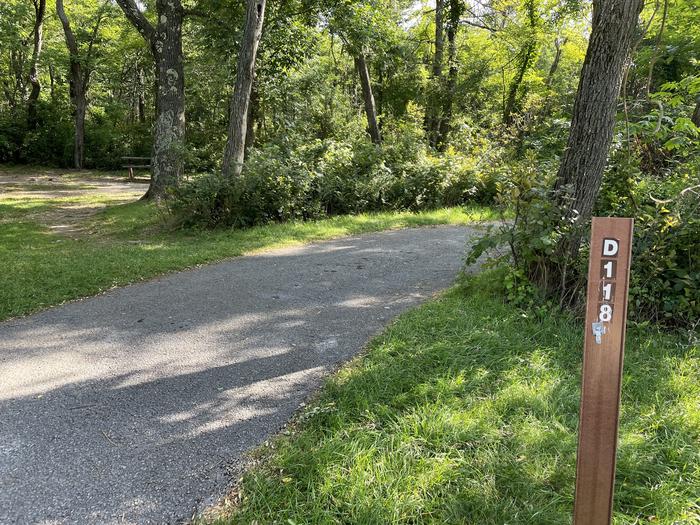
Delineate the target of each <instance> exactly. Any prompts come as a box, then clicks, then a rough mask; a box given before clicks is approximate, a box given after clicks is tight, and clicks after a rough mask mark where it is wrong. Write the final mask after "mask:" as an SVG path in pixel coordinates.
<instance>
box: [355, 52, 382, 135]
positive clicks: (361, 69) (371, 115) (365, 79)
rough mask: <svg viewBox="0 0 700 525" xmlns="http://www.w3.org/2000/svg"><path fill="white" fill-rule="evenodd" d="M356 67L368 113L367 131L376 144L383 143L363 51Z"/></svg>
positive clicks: (357, 57) (356, 61) (358, 55)
mask: <svg viewBox="0 0 700 525" xmlns="http://www.w3.org/2000/svg"><path fill="white" fill-rule="evenodd" d="M355 67H356V68H357V74H358V75H359V76H360V87H361V88H362V99H363V100H364V105H365V114H366V115H367V131H368V132H369V136H370V138H371V139H372V142H373V143H374V144H381V143H382V135H381V133H380V131H379V124H378V123H377V106H376V105H375V103H374V95H373V94H372V82H371V80H370V77H369V69H368V68H367V59H366V58H365V55H364V54H363V53H358V54H357V55H356V56H355Z"/></svg>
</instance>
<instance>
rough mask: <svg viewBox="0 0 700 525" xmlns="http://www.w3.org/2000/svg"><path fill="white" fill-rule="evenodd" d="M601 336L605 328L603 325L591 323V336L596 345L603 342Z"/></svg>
mask: <svg viewBox="0 0 700 525" xmlns="http://www.w3.org/2000/svg"><path fill="white" fill-rule="evenodd" d="M603 334H605V326H603V323H593V335H594V336H595V342H596V344H597V345H599V344H601V343H602V342H603Z"/></svg>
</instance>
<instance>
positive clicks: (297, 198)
mask: <svg viewBox="0 0 700 525" xmlns="http://www.w3.org/2000/svg"><path fill="white" fill-rule="evenodd" d="M475 164H476V162H475V161H474V160H473V159H471V158H470V157H468V156H466V155H464V154H461V153H457V152H455V151H454V150H450V151H448V152H447V153H445V154H444V155H441V156H435V155H433V154H432V153H431V152H430V151H429V150H428V148H427V147H426V146H425V145H424V144H423V139H422V130H420V129H415V126H412V125H405V124H402V125H397V127H396V129H395V130H393V131H391V130H389V131H388V132H387V133H386V135H385V141H384V143H383V144H382V145H381V146H377V145H375V144H372V143H371V142H370V141H369V140H367V138H366V137H365V136H364V133H363V134H362V135H360V136H350V137H348V139H347V140H344V141H338V140H333V139H326V140H321V139H316V140H313V141H310V142H307V143H305V144H298V143H295V142H285V141H278V142H271V143H269V144H267V145H265V146H263V147H261V148H258V149H253V150H251V151H250V154H249V157H248V158H247V159H246V163H245V166H244V169H243V173H242V175H241V177H240V178H239V179H238V180H236V181H226V180H224V179H222V178H221V177H219V176H216V175H206V176H198V177H194V178H193V179H192V180H190V181H188V182H186V183H185V184H183V185H182V186H181V187H180V188H179V189H177V190H176V191H175V193H174V195H173V197H174V198H173V199H172V201H171V202H170V203H169V206H170V209H171V211H172V212H173V214H174V215H175V216H176V218H177V219H178V220H179V221H180V222H181V223H183V224H188V225H193V224H196V225H200V226H205V227H211V226H250V225H253V224H260V223H265V222H271V221H285V220H296V219H298V220H306V219H314V218H318V217H322V216H327V215H336V214H343V213H360V212H367V211H381V210H416V211H417V210H423V209H431V208H437V207H442V206H456V205H460V204H464V203H466V202H467V201H470V200H481V201H484V200H487V199H488V198H489V196H490V195H492V194H493V192H494V190H493V189H492V188H493V187H495V183H494V182H493V181H491V180H490V174H489V173H486V174H483V173H482V174H478V173H477V170H476V167H475Z"/></svg>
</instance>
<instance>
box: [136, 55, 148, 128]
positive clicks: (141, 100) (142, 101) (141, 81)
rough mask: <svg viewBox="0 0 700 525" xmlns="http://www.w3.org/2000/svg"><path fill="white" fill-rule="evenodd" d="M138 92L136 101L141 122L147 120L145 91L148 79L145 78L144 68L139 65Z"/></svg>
mask: <svg viewBox="0 0 700 525" xmlns="http://www.w3.org/2000/svg"><path fill="white" fill-rule="evenodd" d="M137 80H138V86H137V88H136V89H137V90H138V94H137V102H136V111H137V113H138V115H137V118H138V121H139V122H140V123H141V124H144V123H145V122H146V96H145V94H144V91H145V90H146V80H145V78H144V73H143V68H142V67H141V66H140V65H139V67H138V79H137Z"/></svg>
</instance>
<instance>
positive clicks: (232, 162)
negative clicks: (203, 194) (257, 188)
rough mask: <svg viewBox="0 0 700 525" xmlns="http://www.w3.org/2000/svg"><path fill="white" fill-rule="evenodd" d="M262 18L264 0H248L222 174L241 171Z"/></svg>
mask: <svg viewBox="0 0 700 525" xmlns="http://www.w3.org/2000/svg"><path fill="white" fill-rule="evenodd" d="M264 19H265V0H248V7H247V10H246V22H245V29H244V30H243V40H242V42H241V49H240V51H239V52H238V64H237V66H236V85H235V87H234V90H233V98H232V100H231V112H230V119H229V126H228V139H227V141H226V148H225V150H224V162H223V166H222V172H223V174H224V176H225V177H238V176H240V174H241V172H242V171H243V162H244V160H245V145H246V135H247V132H248V110H249V107H250V93H251V90H252V88H253V80H254V78H255V58H256V56H257V53H258V44H259V43H260V37H261V36H262V28H263V20H264Z"/></svg>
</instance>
